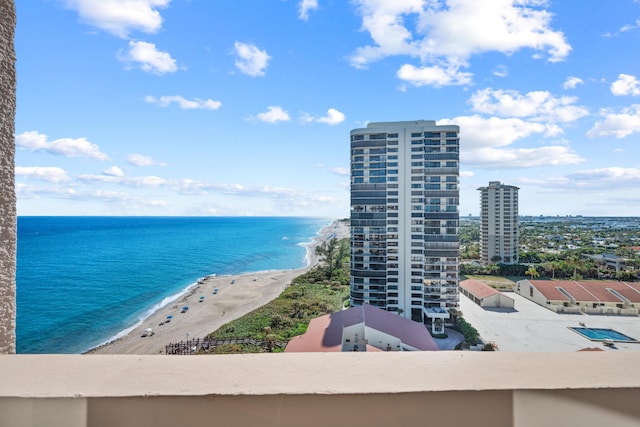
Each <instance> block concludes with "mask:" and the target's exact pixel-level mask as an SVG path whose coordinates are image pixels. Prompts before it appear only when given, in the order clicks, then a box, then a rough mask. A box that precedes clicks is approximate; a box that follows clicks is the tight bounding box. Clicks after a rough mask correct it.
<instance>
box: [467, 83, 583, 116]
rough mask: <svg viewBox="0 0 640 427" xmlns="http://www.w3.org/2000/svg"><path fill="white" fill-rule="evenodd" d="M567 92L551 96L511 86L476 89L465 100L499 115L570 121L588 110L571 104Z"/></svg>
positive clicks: (484, 110)
mask: <svg viewBox="0 0 640 427" xmlns="http://www.w3.org/2000/svg"><path fill="white" fill-rule="evenodd" d="M576 101H577V98H575V97H571V96H562V97H559V98H557V97H554V96H553V95H552V94H551V93H550V92H547V91H534V92H529V93H527V94H524V95H521V94H520V93H519V92H517V91H514V90H500V89H497V90H494V89H491V88H487V89H483V90H479V91H477V92H476V93H474V94H473V95H472V96H471V99H470V100H469V102H470V103H471V105H472V108H473V110H474V111H477V112H480V113H486V114H497V115H500V116H503V117H529V118H530V119H531V120H534V121H544V122H572V121H575V120H577V119H579V118H581V117H584V116H587V115H588V114H589V111H588V110H587V109H586V108H584V107H579V106H576V105H573V104H575V103H576Z"/></svg>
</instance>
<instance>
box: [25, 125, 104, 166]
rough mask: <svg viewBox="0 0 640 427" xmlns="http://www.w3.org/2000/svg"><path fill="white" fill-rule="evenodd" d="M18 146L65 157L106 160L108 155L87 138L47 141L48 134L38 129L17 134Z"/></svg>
mask: <svg viewBox="0 0 640 427" xmlns="http://www.w3.org/2000/svg"><path fill="white" fill-rule="evenodd" d="M16 146H17V147H19V148H25V149H27V150H30V151H45V152H47V153H50V154H55V155H61V156H65V157H90V158H92V159H96V160H106V159H108V157H107V155H106V154H104V153H103V152H101V151H100V148H99V147H98V146H97V145H96V144H92V143H90V142H89V141H87V139H86V138H76V139H73V138H61V139H56V140H53V141H47V135H45V134H42V133H39V132H38V131H28V132H23V133H21V134H20V135H16Z"/></svg>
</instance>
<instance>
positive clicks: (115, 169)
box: [102, 166, 124, 177]
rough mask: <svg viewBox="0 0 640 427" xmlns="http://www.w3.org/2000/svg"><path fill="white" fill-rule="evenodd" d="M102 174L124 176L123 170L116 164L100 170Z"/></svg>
mask: <svg viewBox="0 0 640 427" xmlns="http://www.w3.org/2000/svg"><path fill="white" fill-rule="evenodd" d="M102 174H103V175H107V176H115V177H123V176H124V172H123V171H122V169H120V168H119V167H117V166H111V167H110V168H107V169H105V170H103V171H102Z"/></svg>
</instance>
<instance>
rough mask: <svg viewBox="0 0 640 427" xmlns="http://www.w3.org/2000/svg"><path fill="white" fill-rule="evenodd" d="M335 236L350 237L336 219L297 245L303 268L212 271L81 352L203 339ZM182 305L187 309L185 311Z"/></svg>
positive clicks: (278, 287) (261, 301) (160, 348)
mask: <svg viewBox="0 0 640 427" xmlns="http://www.w3.org/2000/svg"><path fill="white" fill-rule="evenodd" d="M333 237H337V238H338V239H341V238H344V237H349V226H348V225H347V224H346V223H345V222H343V221H341V220H334V221H332V222H331V223H329V224H328V225H326V226H324V227H322V228H321V229H320V230H319V231H318V233H317V234H316V235H315V236H314V237H312V238H311V240H310V241H309V242H305V243H300V245H302V246H304V247H305V248H306V256H305V259H306V261H307V263H306V264H307V265H305V266H304V267H301V268H297V269H290V270H267V271H258V272H250V273H241V274H230V275H224V276H217V275H215V274H212V275H209V276H205V277H203V278H200V279H198V280H197V281H196V282H195V283H193V284H191V285H189V286H187V287H186V288H185V289H184V290H183V291H182V292H179V293H178V294H177V296H176V298H175V299H172V297H173V296H168V297H167V298H166V299H168V302H167V303H166V304H165V305H164V306H159V307H158V308H157V309H156V310H155V311H153V312H151V313H150V314H149V315H148V316H147V317H146V318H144V319H143V320H141V321H140V322H137V323H136V324H135V325H133V326H131V327H130V328H127V329H124V330H123V331H121V332H119V333H118V334H116V335H114V337H113V338H110V339H109V340H108V341H106V342H104V343H102V344H99V345H97V346H96V347H93V348H91V349H89V350H87V351H85V352H83V354H164V351H165V346H166V345H168V344H169V343H172V342H179V341H183V340H186V339H187V338H189V339H192V338H204V337H205V336H206V335H207V334H209V333H211V332H213V331H215V330H217V329H218V328H220V327H221V326H222V325H224V324H225V323H228V322H230V321H232V320H235V319H237V318H240V317H242V316H244V315H245V314H247V313H249V312H251V311H253V310H255V309H257V308H259V307H261V306H263V305H265V304H267V303H268V302H270V301H272V300H273V299H275V298H277V297H278V296H279V295H280V294H281V293H282V291H283V290H284V289H285V288H286V287H287V286H289V285H290V284H291V282H292V281H293V279H294V278H296V277H298V276H300V275H302V274H304V273H306V272H307V271H309V270H311V269H312V268H313V267H315V266H317V265H318V264H319V262H320V260H319V258H318V257H317V256H316V254H315V249H316V247H318V246H320V245H321V244H322V243H324V242H326V241H329V240H330V239H331V238H333ZM185 306H187V307H189V308H188V310H183V307H185ZM183 311H184V312H183ZM167 316H172V317H171V318H167ZM148 328H150V329H152V331H153V335H151V336H146V337H143V336H142V335H143V333H144V331H145V329H148Z"/></svg>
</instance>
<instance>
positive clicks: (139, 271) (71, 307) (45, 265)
mask: <svg viewBox="0 0 640 427" xmlns="http://www.w3.org/2000/svg"><path fill="white" fill-rule="evenodd" d="M329 223H330V220H328V219H326V218H299V217H296V218H283V217H261V218H255V217H207V218H203V217H19V218H18V253H17V277H16V290H17V325H16V338H17V352H18V353H81V352H84V351H86V350H88V349H90V348H92V347H95V346H97V345H99V344H102V343H105V342H107V341H109V340H111V339H113V338H115V337H117V336H119V335H121V334H124V333H126V332H127V330H128V329H130V328H132V327H133V326H135V325H136V324H137V323H139V322H140V321H141V320H142V319H144V318H146V317H147V316H148V315H149V314H151V313H152V312H153V311H155V310H157V309H158V308H160V307H161V306H163V305H166V304H168V303H169V302H170V301H172V300H174V299H176V298H177V297H178V296H180V295H181V294H183V293H184V292H186V291H187V289H188V288H189V287H190V286H193V285H194V284H195V283H196V282H197V281H198V279H200V278H202V277H205V276H208V275H212V274H216V275H227V274H239V273H249V272H255V271H264V270H281V269H293V268H300V267H303V266H304V265H305V264H306V262H307V259H306V249H305V247H304V243H308V242H310V241H311V239H312V238H313V237H315V236H316V235H317V233H318V231H319V230H320V229H321V228H322V227H324V226H326V225H328V224H329Z"/></svg>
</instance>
